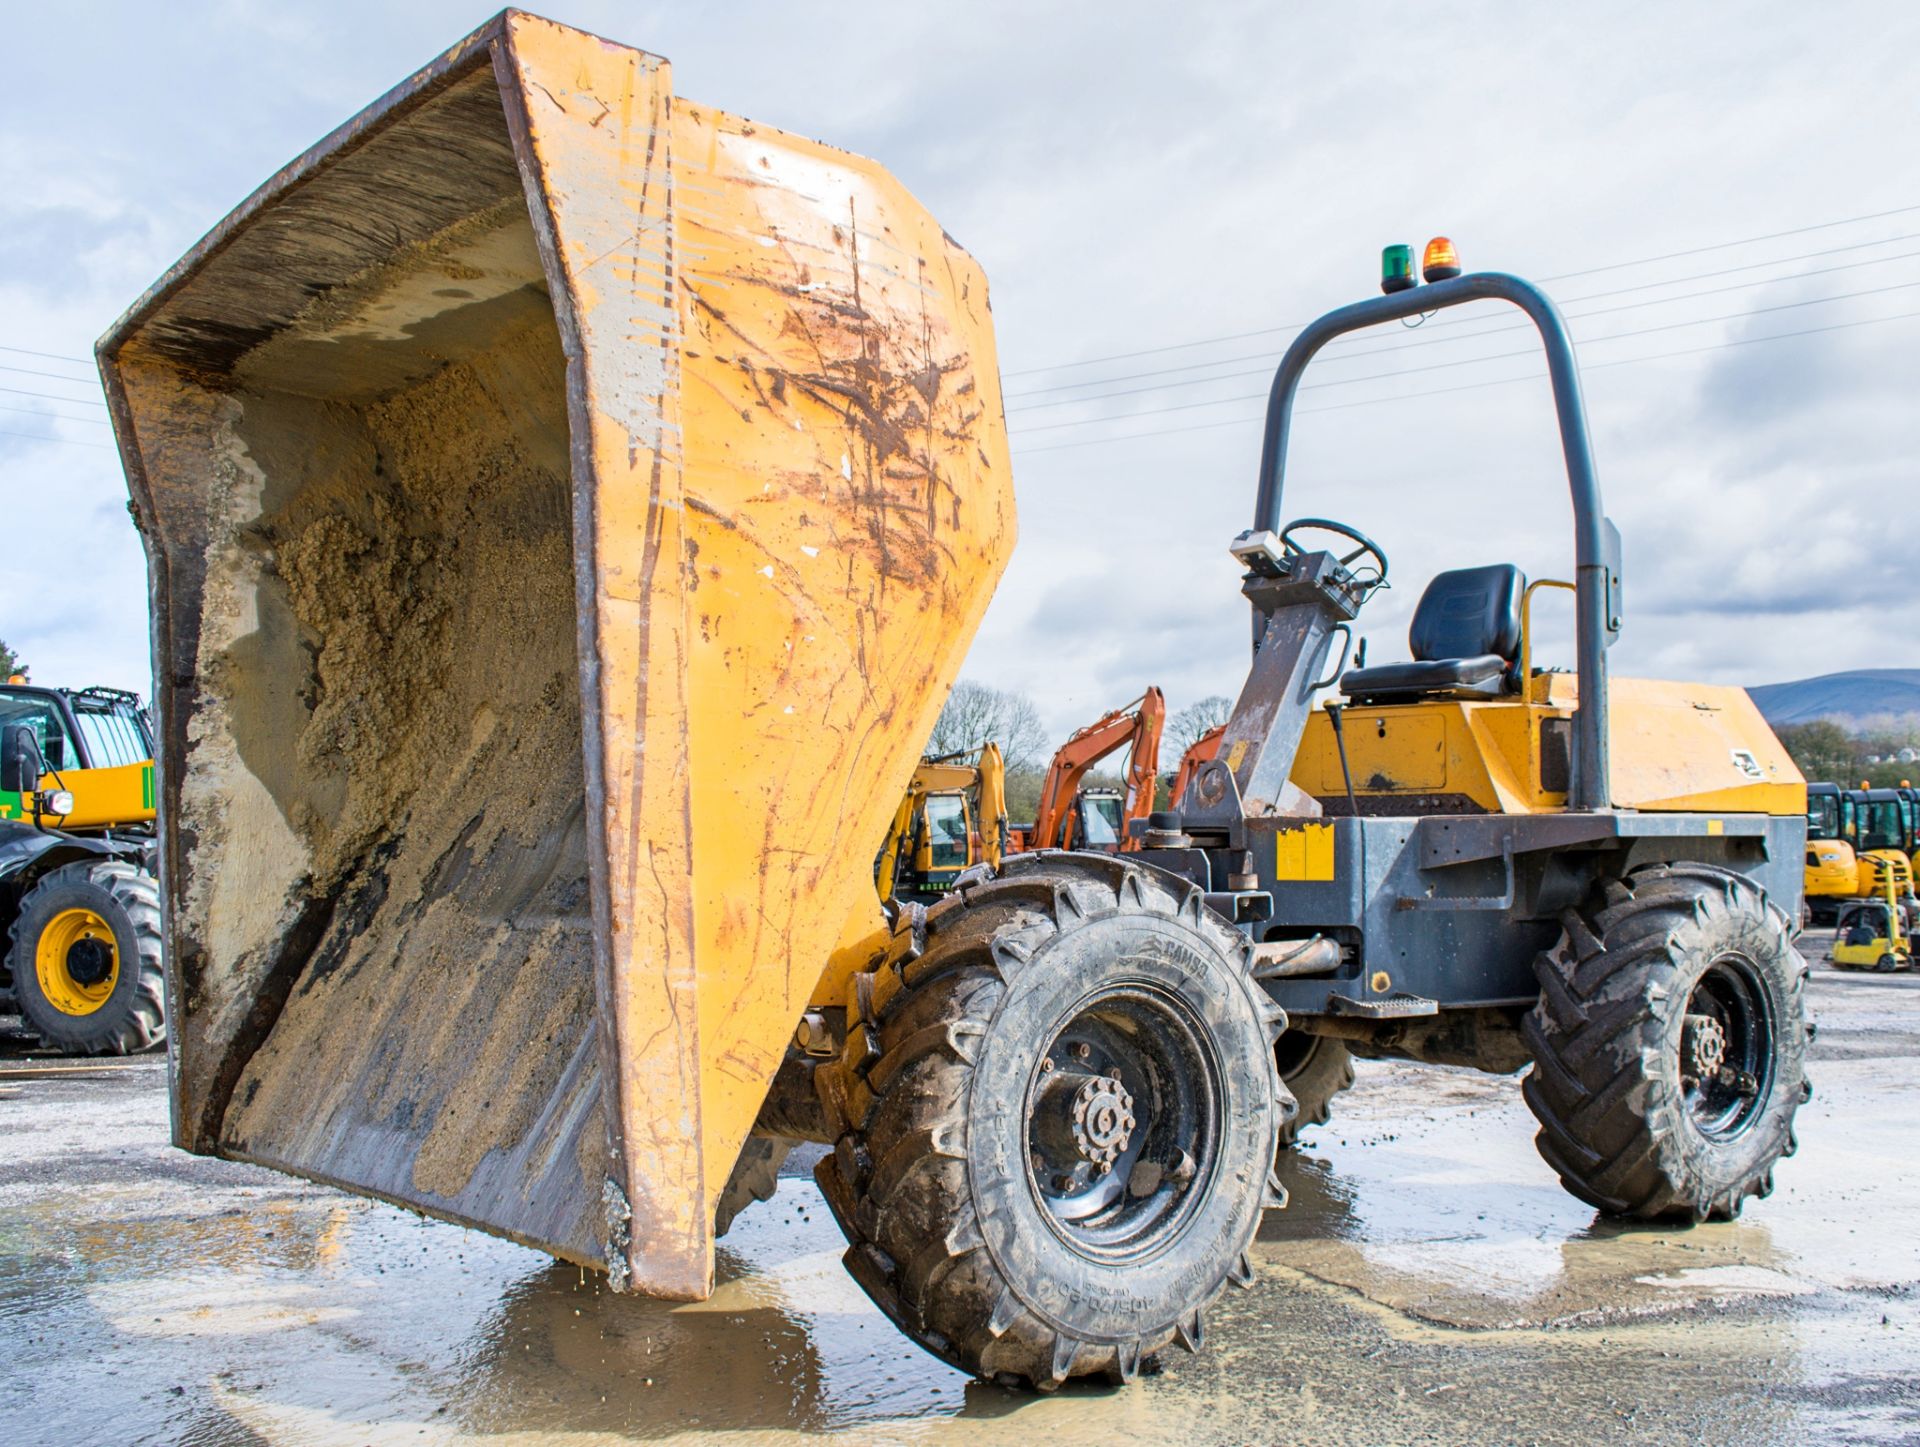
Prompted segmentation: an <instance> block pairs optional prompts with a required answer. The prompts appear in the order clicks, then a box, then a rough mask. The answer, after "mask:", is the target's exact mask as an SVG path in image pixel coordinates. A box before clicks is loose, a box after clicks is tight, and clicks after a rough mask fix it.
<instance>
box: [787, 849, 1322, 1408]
mask: <svg viewBox="0 0 1920 1447" xmlns="http://www.w3.org/2000/svg"><path fill="white" fill-rule="evenodd" d="M1249 967H1250V949H1249V947H1248V946H1247V944H1246V943H1245V941H1244V939H1243V937H1242V936H1241V935H1240V934H1239V933H1238V932H1236V931H1235V930H1234V929H1233V928H1232V927H1231V926H1229V925H1228V924H1227V923H1226V921H1224V920H1222V919H1220V918H1219V917H1218V916H1217V915H1214V914H1212V913H1211V912H1209V911H1208V910H1207V909H1206V907H1205V905H1204V903H1203V902H1202V900H1201V895H1200V891H1199V890H1198V889H1196V888H1194V886H1193V885H1191V884H1189V883H1188V882H1186V881H1185V880H1179V879H1175V878H1173V877H1172V876H1170V875H1166V874H1163V873H1161V872H1160V871H1158V870H1155V869H1152V868H1150V867H1146V866H1142V865H1139V864H1134V863H1130V862H1127V861H1125V860H1123V859H1120V858H1118V857H1115V856H1101V855H1085V854H1060V853H1042V854H1032V855H1019V856H1015V857H1014V858H1011V859H1009V860H1008V861H1007V862H1006V864H1005V865H1004V866H1003V868H1002V869H1001V871H1000V872H999V873H998V874H997V875H996V874H994V873H992V872H990V871H986V870H984V869H983V871H982V873H981V874H980V875H976V876H974V877H972V878H970V879H969V880H967V882H966V883H965V884H964V885H963V886H962V887H960V888H958V889H957V890H956V891H955V892H954V893H953V894H952V895H950V896H949V897H948V898H947V899H945V900H943V901H942V902H941V903H939V904H937V905H935V906H933V907H932V908H931V909H921V908H918V907H913V908H909V909H907V910H905V911H903V912H902V913H901V915H900V917H899V918H898V920H897V921H896V923H895V932H894V937H893V945H892V948H891V949H890V950H889V951H888V952H887V954H886V956H885V957H884V958H883V959H882V960H880V961H879V962H878V963H877V964H876V965H875V966H873V967H872V968H871V969H870V970H869V971H868V972H865V973H862V974H858V975H856V976H855V977H854V980H853V986H852V990H851V994H850V998H849V1001H848V1010H847V1028H848V1038H847V1043H846V1048H845V1050H844V1052H843V1053H842V1055H841V1056H840V1057H839V1058H838V1059H837V1060H835V1061H833V1062H830V1063H828V1064H827V1065H825V1066H823V1067H822V1068H821V1069H820V1070H819V1071H818V1072H817V1073H816V1075H815V1080H816V1083H817V1084H818V1086H819V1088H820V1093H821V1097H822V1100H823V1103H824V1104H825V1107H826V1111H827V1117H828V1121H829V1125H830V1127H831V1128H832V1130H833V1131H834V1132H835V1134H836V1135H837V1137H838V1144H837V1146H836V1147H835V1150H834V1152H833V1154H832V1155H830V1156H828V1157H827V1158H826V1159H824V1160H823V1161H822V1162H821V1163H820V1165H819V1167H818V1169H817V1171H816V1176H817V1178H818V1180H819V1182H820V1186H821V1189H822V1191H823V1192H824V1193H825V1195H826V1198H827V1202H828V1204H829V1205H830V1206H831V1207H832V1210H833V1213H834V1216H835V1217H836V1218H837V1219H838V1221H839V1223H840V1227H841V1229H842V1230H843V1231H844V1232H845V1233H846V1235H847V1239H848V1241H849V1242H850V1243H851V1244H850V1247H849V1249H848V1251H847V1255H846V1264H847V1268H848V1270H849V1271H850V1272H851V1273H852V1275H853V1276H854V1278H855V1280H857V1281H858V1282H859V1283H860V1285H861V1286H862V1288H864V1289H865V1291H866V1292H867V1294H868V1295H869V1296H871V1297H872V1298H873V1300H874V1301H875V1302H876V1303H877V1304H878V1305H879V1307H880V1308H881V1310H882V1311H884V1312H886V1314H887V1315H888V1316H889V1317H890V1318H892V1320H893V1321H894V1322H895V1323H896V1324H897V1325H898V1326H899V1327H900V1329H901V1330H902V1331H904V1332H906V1333H907V1335H909V1336H910V1337H912V1338H913V1339H914V1340H915V1341H917V1342H919V1343H920V1344H921V1345H922V1346H924V1347H925V1348H926V1349H927V1350H928V1351H930V1352H932V1353H933V1354H934V1355H935V1356H937V1357H939V1358H941V1359H942V1360H943V1361H946V1362H948V1363H950V1364H952V1365H953V1366H955V1367H958V1368H960V1369H961V1370H962V1371H967V1372H972V1373H974V1374H976V1375H978V1376H982V1377H988V1378H993V1379H996V1380H999V1381H1001V1382H1003V1383H1007V1384H1010V1385H1015V1384H1026V1383H1031V1384H1032V1385H1034V1386H1037V1387H1042V1388H1051V1387H1056V1386H1058V1385H1060V1383H1062V1382H1064V1381H1066V1380H1067V1379H1068V1378H1070V1377H1075V1376H1083V1375H1089V1374H1095V1373H1098V1374H1104V1375H1106V1376H1108V1377H1110V1378H1118V1379H1121V1380H1125V1379H1128V1378H1131V1377H1132V1376H1133V1374H1134V1373H1135V1372H1137V1371H1138V1370H1139V1369H1140V1365H1141V1363H1142V1362H1143V1361H1145V1360H1148V1359H1150V1358H1151V1357H1152V1356H1153V1355H1154V1354H1155V1353H1156V1352H1158V1351H1159V1350H1160V1349H1161V1348H1163V1347H1165V1346H1167V1345H1168V1344H1169V1343H1172V1342H1175V1341H1178V1342H1179V1343H1180V1344H1181V1345H1183V1346H1185V1347H1187V1348H1188V1349H1189V1350H1194V1349H1197V1348H1198V1347H1199V1345H1200V1341H1201V1335H1202V1325H1201V1315H1202V1312H1203V1311H1204V1310H1205V1308H1206V1306H1207V1305H1208V1303H1209V1302H1211V1301H1212V1300H1213V1298H1214V1297H1215V1296H1216V1295H1217V1294H1218V1293H1219V1291H1220V1289H1221V1288H1222V1286H1224V1285H1225V1283H1226V1282H1227V1281H1229V1280H1233V1281H1236V1282H1238V1283H1240V1284H1242V1285H1250V1284H1251V1283H1252V1279H1253V1268H1252V1261H1251V1258H1250V1256H1249V1254H1248V1251H1249V1247H1250V1246H1251V1244H1252V1241H1253V1235H1254V1231H1255V1228H1256V1227H1257V1226H1258V1225H1259V1222H1260V1216H1261V1213H1262V1211H1263V1210H1265V1209H1266V1208H1267V1207H1269V1206H1277V1205H1280V1204H1283V1202H1284V1200H1285V1195H1284V1193H1283V1192H1282V1191H1281V1189H1280V1184H1279V1181H1278V1180H1277V1179H1276V1178H1275V1177H1274V1176H1273V1174H1272V1168H1273V1158H1274V1151H1275V1148H1276V1143H1277V1139H1278V1133H1279V1126H1280V1122H1281V1120H1282V1119H1283V1118H1284V1116H1285V1115H1286V1113H1287V1107H1288V1105H1289V1102H1288V1101H1287V1099H1286V1093H1285V1089H1284V1087H1283V1086H1282V1085H1281V1084H1280V1081H1279V1078H1278V1075H1277V1073H1276V1071H1275V1068H1274V1052H1273V1046H1274V1041H1275V1039H1276V1038H1277V1037H1278V1035H1279V1033H1280V1031H1281V1029H1282V1028H1283V1027H1284V1024H1285V1017H1284V1015H1283V1014H1282V1013H1281V1012H1280V1010H1279V1008H1278V1007H1277V1006H1276V1005H1274V1004H1273V1003H1272V1002H1271V1001H1270V1000H1269V999H1268V998H1267V996H1266V994H1265V992H1264V991H1263V990H1261V988H1260V987H1259V985H1258V984H1257V983H1256V982H1255V981H1254V980H1253V978H1252V976H1251V974H1250V973H1249Z"/></svg>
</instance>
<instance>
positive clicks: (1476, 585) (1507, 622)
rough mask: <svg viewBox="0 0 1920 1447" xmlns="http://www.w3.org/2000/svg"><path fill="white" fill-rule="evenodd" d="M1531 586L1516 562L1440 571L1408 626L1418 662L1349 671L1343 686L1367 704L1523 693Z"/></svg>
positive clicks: (1347, 693)
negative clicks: (1524, 607)
mask: <svg viewBox="0 0 1920 1447" xmlns="http://www.w3.org/2000/svg"><path fill="white" fill-rule="evenodd" d="M1526 591H1527V575H1526V574H1525V573H1523V572H1521V571H1520V570H1519V569H1518V568H1516V567H1514V566H1513V564H1511V563H1495V564H1493V565H1492V566H1490V567H1485V568H1455V569H1454V570H1453V571H1452V572H1448V573H1440V574H1437V575H1436V576H1435V577H1434V580H1433V581H1432V582H1431V583H1429V584H1427V591H1426V592H1424V593H1422V594H1421V595H1420V606H1419V607H1417V608H1415V609H1414V610H1413V624H1412V626H1411V627H1409V628H1408V629H1407V644H1408V646H1409V647H1410V648H1411V649H1412V650H1413V658H1414V661H1413V662H1412V663H1384V664H1381V665H1380V666H1379V667H1378V668H1355V669H1350V670H1349V671H1348V672H1347V673H1346V674H1345V675H1344V676H1343V677H1342V678H1341V680H1340V691H1341V692H1342V693H1344V694H1346V696H1347V697H1348V698H1350V699H1354V700H1356V701H1358V702H1363V703H1400V702H1406V701H1409V700H1412V699H1417V698H1428V697H1432V696H1434V695H1449V696H1459V695H1466V696H1469V697H1475V698H1496V697H1498V696H1499V695H1501V694H1503V693H1518V692H1519V691H1520V601H1521V599H1522V598H1523V597H1524V596H1525V595H1526Z"/></svg>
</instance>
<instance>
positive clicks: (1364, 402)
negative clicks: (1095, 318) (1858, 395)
mask: <svg viewBox="0 0 1920 1447" xmlns="http://www.w3.org/2000/svg"><path fill="white" fill-rule="evenodd" d="M1915 317H1920V311H1907V312H1895V313H1893V315H1891V316H1884V317H1861V318H1858V319H1856V320H1854V321H1850V322H1834V323H1832V324H1831V325H1829V326H1824V327H1805V328H1802V329H1801V330H1798V331H1791V332H1770V333H1768V334H1767V335H1766V336H1763V337H1736V338H1734V339H1733V340H1731V341H1725V342H1711V343H1708V344H1707V345H1705V346H1700V347H1680V348H1677V349H1675V350H1673V351H1670V352H1653V353H1650V354H1649V355H1647V356H1644V357H1618V358H1616V359H1614V360H1613V361H1611V362H1594V363H1591V364H1588V365H1583V366H1582V367H1581V369H1580V370H1581V372H1582V373H1587V372H1601V371H1606V370H1608V369H1609V368H1613V367H1631V366H1637V365H1639V364H1640V363H1642V362H1664V361H1668V360H1671V359H1672V358H1675V357H1692V356H1698V355H1700V354H1701V353H1703V352H1723V351H1727V350H1730V349H1731V348H1734V347H1751V346H1758V345H1760V344H1762V343H1764V342H1784V341H1788V340H1790V339H1791V338H1794V337H1811V336H1817V335H1820V334H1821V333H1824V332H1844V331H1849V330H1851V329H1853V328H1855V327H1874V326H1882V325H1884V324H1886V323H1888V322H1899V321H1909V320H1911V319H1913V318H1915ZM1546 376H1547V374H1546V373H1545V372H1527V373H1524V374H1522V375H1519V376H1514V377H1487V378H1483V379H1481V380H1479V381H1474V382H1463V383H1461V384H1459V385H1458V386H1454V387H1432V388H1428V389H1426V390H1424V391H1419V392H1401V393H1396V394H1394V395H1392V396H1389V397H1362V398H1359V399H1357V400H1355V401H1352V402H1331V403H1328V404H1327V405H1325V406H1322V407H1302V408H1300V409H1299V410H1298V411H1297V412H1296V413H1295V415H1296V416H1311V415H1313V414H1314V413H1316V412H1345V411H1347V410H1349V409H1351V408H1354V407H1380V406H1384V405H1386V404H1388V403H1394V402H1413V401H1417V400H1419V399H1420V398H1422V397H1444V396H1447V395H1449V394H1451V393H1454V392H1476V391H1478V390H1480V389H1481V388H1482V387H1510V386H1512V385H1514V384H1515V383H1518V382H1536V381H1545V380H1546ZM1240 400H1243V401H1244V400H1248V399H1244V398H1243V399H1240ZM1135 415H1139V414H1135ZM1101 420H1103V421H1109V422H1124V421H1128V420H1129V419H1128V418H1124V417H1110V418H1103V419H1101ZM1264 420H1265V418H1264V417H1263V416H1262V415H1261V414H1258V413H1256V414H1254V415H1253V416H1249V417H1232V418H1228V419H1227V420H1225V421H1221V422H1200V423H1195V424H1193V425H1191V426H1187V427H1162V428H1155V429H1153V430H1151V431H1146V432H1123V433H1119V434H1116V435H1114V436H1110V437H1087V438H1081V439H1078V440H1076V441H1073V442H1050V443H1047V444H1045V445H1044V446H1040V447H1020V446H1018V444H1017V441H1016V445H1015V448H1014V450H1015V451H1016V452H1018V453H1020V454H1021V455H1022V456H1031V455H1033V454H1035V453H1040V452H1065V451H1067V450H1069V449H1071V448H1076V447H1104V446H1106V445H1108V444H1110V443H1115V442H1138V441H1142V440H1144V439H1146V438H1149V437H1171V436H1175V435H1178V434H1180V433H1185V432H1213V431H1217V430H1218V429H1220V428H1222V427H1254V426H1257V425H1259V424H1260V423H1261V422H1263V421H1264Z"/></svg>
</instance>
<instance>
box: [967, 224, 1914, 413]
mask: <svg viewBox="0 0 1920 1447" xmlns="http://www.w3.org/2000/svg"><path fill="white" fill-rule="evenodd" d="M1916 211H1920V205H1915V206H1896V207H1894V208H1893V209H1892V210H1890V211H1874V212H1869V213H1868V214H1866V215H1864V216H1847V217H1842V218H1841V219H1840V220H1837V221H1821V222H1817V223H1815V224H1813V225H1811V226H1795V227H1792V228H1790V229H1788V230H1786V231H1769V232H1767V233H1765V234H1764V235H1760V236H1743V237H1739V238H1737V239H1735V240H1732V241H1716V242H1714V243H1713V244H1711V245H1708V246H1692V247H1688V248H1686V249H1685V250H1682V251H1668V252H1664V253H1662V254H1661V255H1659V256H1639V257H1634V258H1632V259H1631V260H1627V261H1612V262H1608V263H1606V264H1605V265H1602V266H1589V267H1584V268H1582V269H1581V270H1579V271H1563V272H1560V273H1558V274H1557V275H1554V276H1543V277H1539V278H1536V279H1537V280H1538V281H1540V282H1542V283H1546V282H1555V281H1572V280H1575V279H1576V278H1578V277H1582V276H1598V275H1599V274H1600V273H1602V272H1607V271H1620V270H1623V269H1625V268H1627V267H1631V266H1652V265H1655V264H1656V263H1658V262H1662V261H1677V260H1680V259H1681V258H1683V257H1688V256H1704V255H1706V254H1707V253H1708V252H1712V251H1728V250H1731V249H1732V248H1734V247H1736V246H1755V245H1758V244H1759V243H1760V242H1763V241H1779V240H1782V239H1784V238H1786V237H1789V236H1805V235H1808V234H1810V233H1812V232H1815V231H1831V230H1833V229H1835V228H1836V227H1840V226H1859V225H1862V224H1864V223H1866V222H1868V221H1884V220H1885V219H1886V218H1888V217H1889V216H1908V215H1912V214H1913V213H1914V212H1916ZM1305 325H1307V323H1306V322H1304V321H1301V322H1287V323H1286V324H1284V325H1282V326H1277V327H1260V328H1258V329H1256V330H1254V331H1250V332H1230V333H1227V334H1225V335H1223V336H1217V337H1203V338H1201V339H1199V340H1198V341H1192V342H1172V343H1169V344H1168V345H1166V346H1160V347H1144V348H1141V349H1140V350H1138V351H1132V352H1114V353H1111V354H1109V355H1107V356H1104V357H1087V358H1084V359H1083V360H1081V361H1077V362H1055V363H1054V364H1053V365H1051V366H1047V367H1022V368H1021V369H1020V370H1018V371H1015V372H1005V373H1002V375H1003V376H1006V377H1032V376H1037V375H1039V374H1040V373H1042V372H1067V371H1072V370H1073V369H1075V368H1077V367H1097V366H1099V365H1100V364H1101V363H1103V362H1124V361H1128V360H1131V359H1132V358H1134V357H1152V356H1158V355H1160V354H1162V353H1165V352H1182V351H1188V350H1191V349H1192V348H1194V347H1210V346H1213V345H1215V344H1216V343H1219V342H1242V341H1246V340H1247V339H1249V338H1251V337H1270V336H1273V335H1275V334H1277V333H1280V332H1297V331H1299V330H1300V328H1301V327H1303V326H1305Z"/></svg>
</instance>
